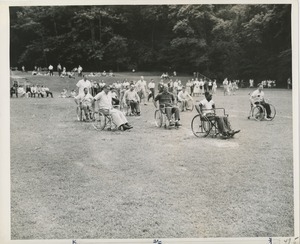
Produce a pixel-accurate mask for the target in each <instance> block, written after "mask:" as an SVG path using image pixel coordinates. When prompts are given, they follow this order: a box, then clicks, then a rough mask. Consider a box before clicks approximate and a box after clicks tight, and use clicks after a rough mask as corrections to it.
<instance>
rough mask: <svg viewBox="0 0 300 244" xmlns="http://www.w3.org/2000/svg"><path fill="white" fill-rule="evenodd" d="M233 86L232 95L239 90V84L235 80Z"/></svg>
mask: <svg viewBox="0 0 300 244" xmlns="http://www.w3.org/2000/svg"><path fill="white" fill-rule="evenodd" d="M231 86H232V95H235V94H236V91H237V89H238V86H237V84H236V81H235V80H233V81H232V83H231Z"/></svg>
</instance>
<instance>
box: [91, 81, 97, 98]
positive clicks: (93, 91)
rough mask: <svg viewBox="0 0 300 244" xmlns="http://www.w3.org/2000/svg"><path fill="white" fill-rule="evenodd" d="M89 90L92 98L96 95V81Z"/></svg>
mask: <svg viewBox="0 0 300 244" xmlns="http://www.w3.org/2000/svg"><path fill="white" fill-rule="evenodd" d="M91 90H92V96H93V97H94V96H96V95H97V94H98V91H97V82H96V81H94V82H93V85H92V88H91Z"/></svg>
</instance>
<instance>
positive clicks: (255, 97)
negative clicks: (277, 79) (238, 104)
mask: <svg viewBox="0 0 300 244" xmlns="http://www.w3.org/2000/svg"><path fill="white" fill-rule="evenodd" d="M262 90H263V85H262V84H259V85H258V89H257V90H255V91H254V92H252V94H251V95H250V102H251V106H255V105H258V104H260V105H262V106H263V107H264V108H265V109H266V112H267V119H272V117H271V108H270V105H269V103H267V102H266V101H265V93H264V92H263V91H262Z"/></svg>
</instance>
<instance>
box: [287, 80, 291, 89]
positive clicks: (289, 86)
mask: <svg viewBox="0 0 300 244" xmlns="http://www.w3.org/2000/svg"><path fill="white" fill-rule="evenodd" d="M287 89H292V80H291V78H288V79H287Z"/></svg>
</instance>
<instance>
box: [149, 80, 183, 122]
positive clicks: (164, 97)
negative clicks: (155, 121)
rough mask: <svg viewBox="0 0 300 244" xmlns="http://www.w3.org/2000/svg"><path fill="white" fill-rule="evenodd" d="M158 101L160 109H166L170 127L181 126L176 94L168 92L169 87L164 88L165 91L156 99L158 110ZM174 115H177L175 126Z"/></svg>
mask: <svg viewBox="0 0 300 244" xmlns="http://www.w3.org/2000/svg"><path fill="white" fill-rule="evenodd" d="M157 101H158V102H159V108H160V109H165V113H166V115H167V119H168V120H169V121H170V126H173V125H175V126H181V123H180V115H179V108H178V107H177V106H176V105H175V103H174V102H175V97H174V94H173V93H170V92H169V91H168V86H164V87H163V91H162V92H161V93H159V94H158V95H157V96H156V97H155V99H154V101H153V103H154V106H155V107H156V108H157V104H156V102H157ZM172 114H174V115H175V124H174V122H173V121H172Z"/></svg>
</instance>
